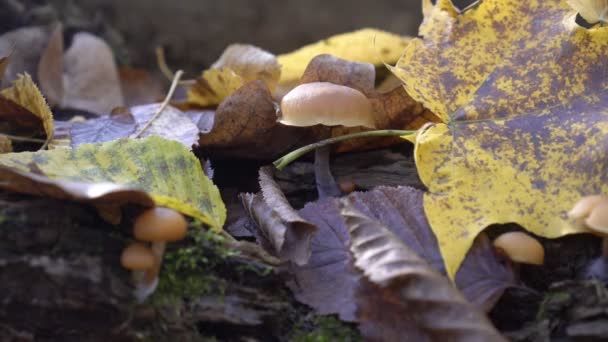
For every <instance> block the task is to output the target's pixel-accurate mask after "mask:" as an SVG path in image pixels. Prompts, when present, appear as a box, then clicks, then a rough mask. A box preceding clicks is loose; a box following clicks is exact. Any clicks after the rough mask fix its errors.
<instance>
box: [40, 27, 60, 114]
mask: <svg viewBox="0 0 608 342" xmlns="http://www.w3.org/2000/svg"><path fill="white" fill-rule="evenodd" d="M37 66H38V67H37V69H36V70H37V75H38V85H39V86H40V91H41V92H42V93H43V94H44V95H45V97H46V100H47V102H48V103H49V105H50V106H56V105H59V104H61V101H62V99H63V91H64V90H63V27H62V26H61V25H60V24H59V25H56V26H55V28H54V29H53V31H52V32H51V34H50V36H49V38H48V41H47V44H46V47H45V49H44V51H42V55H41V56H40V60H39V61H38V65H37Z"/></svg>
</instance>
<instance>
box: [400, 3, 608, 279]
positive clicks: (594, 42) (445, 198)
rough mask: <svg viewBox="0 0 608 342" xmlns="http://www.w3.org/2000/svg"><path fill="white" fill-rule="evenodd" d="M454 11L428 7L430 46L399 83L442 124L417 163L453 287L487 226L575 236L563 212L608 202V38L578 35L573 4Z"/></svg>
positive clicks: (423, 144) (404, 64)
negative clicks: (606, 198)
mask: <svg viewBox="0 0 608 342" xmlns="http://www.w3.org/2000/svg"><path fill="white" fill-rule="evenodd" d="M449 4H450V2H449V1H447V0H438V4H437V5H435V6H433V5H431V4H430V1H427V0H425V6H424V7H425V11H426V17H425V19H424V22H423V24H422V26H421V29H420V33H421V36H422V37H423V38H422V39H415V40H413V41H412V42H411V43H410V45H409V46H408V47H407V48H406V51H405V53H404V55H403V57H402V58H401V60H400V61H399V62H398V63H397V65H396V67H394V68H393V71H394V72H395V73H396V74H397V75H398V76H399V77H400V78H401V79H402V80H403V82H404V83H405V88H406V90H407V92H408V93H409V94H410V95H411V96H412V97H413V98H414V99H415V100H417V101H420V102H421V103H422V104H424V105H425V106H426V107H427V108H429V109H430V110H431V111H433V112H434V113H436V114H438V115H439V116H440V117H441V118H442V119H443V120H444V122H446V123H445V124H444V123H440V124H434V125H431V126H430V127H425V128H424V129H423V130H422V131H421V132H419V134H418V136H417V139H416V150H415V158H416V165H417V167H418V171H419V174H420V177H421V179H422V181H423V182H424V183H425V184H426V185H427V187H428V189H429V192H428V193H427V194H426V195H425V198H424V207H425V212H426V215H427V217H428V219H429V222H430V224H431V227H432V229H433V231H434V232H435V234H436V236H437V239H438V242H439V246H440V250H441V253H442V255H443V258H444V261H445V264H446V269H447V271H448V273H449V275H450V276H453V275H454V274H455V272H456V270H457V269H458V267H459V265H460V264H461V262H462V260H463V258H464V256H465V254H466V253H467V250H468V249H469V247H470V246H471V244H472V242H473V240H474V239H475V237H476V236H477V234H478V233H479V232H481V231H482V230H483V229H484V228H486V227H487V226H489V225H491V224H496V223H507V222H515V223H518V224H520V225H522V226H523V227H524V228H526V229H527V230H529V231H531V232H533V233H535V234H538V235H541V236H544V237H548V238H555V237H559V236H562V235H565V234H570V233H575V232H580V231H582V227H580V226H579V225H578V224H577V223H576V222H573V221H570V220H568V218H567V216H566V213H567V211H568V210H569V209H570V208H571V207H572V206H573V205H574V204H575V203H576V201H577V200H578V199H579V198H580V197H581V196H585V195H590V194H597V193H608V156H607V154H606V151H608V28H607V27H601V26H596V27H594V28H591V29H584V28H582V27H579V26H577V24H576V23H575V16H576V11H575V10H573V9H572V8H570V7H569V6H568V3H567V2H566V1H542V0H532V1H518V0H485V1H482V2H480V3H479V5H477V6H475V7H473V8H471V9H469V10H467V11H465V12H464V13H462V14H457V13H456V12H455V11H451V10H445V8H447V6H448V5H449Z"/></svg>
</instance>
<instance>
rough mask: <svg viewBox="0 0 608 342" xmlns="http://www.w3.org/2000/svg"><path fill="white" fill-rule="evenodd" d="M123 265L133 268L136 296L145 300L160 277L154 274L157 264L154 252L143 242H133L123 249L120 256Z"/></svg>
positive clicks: (140, 299)
mask: <svg viewBox="0 0 608 342" xmlns="http://www.w3.org/2000/svg"><path fill="white" fill-rule="evenodd" d="M120 264H121V265H122V267H124V268H126V269H128V270H131V271H132V275H133V283H134V284H135V297H136V298H137V299H138V300H139V301H143V299H145V298H146V297H147V296H148V295H150V294H151V293H152V292H154V289H156V285H157V284H158V278H157V277H156V275H154V274H153V273H154V269H155V267H156V264H157V260H156V256H155V255H154V252H152V250H151V249H150V248H149V247H148V246H146V245H145V244H143V243H141V242H133V243H131V244H129V246H127V248H125V249H124V250H123V251H122V255H121V256H120Z"/></svg>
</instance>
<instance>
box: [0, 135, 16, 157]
mask: <svg viewBox="0 0 608 342" xmlns="http://www.w3.org/2000/svg"><path fill="white" fill-rule="evenodd" d="M11 152H13V143H12V142H11V139H10V138H9V137H7V136H6V135H0V153H11Z"/></svg>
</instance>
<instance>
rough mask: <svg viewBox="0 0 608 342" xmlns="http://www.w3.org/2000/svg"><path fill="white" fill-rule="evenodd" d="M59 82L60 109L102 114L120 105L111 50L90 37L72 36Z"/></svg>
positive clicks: (119, 92) (82, 35) (117, 79)
mask: <svg viewBox="0 0 608 342" xmlns="http://www.w3.org/2000/svg"><path fill="white" fill-rule="evenodd" d="M63 82H64V83H63V84H64V89H65V93H64V98H63V101H62V103H61V105H62V107H65V108H74V109H82V110H86V111H88V112H92V113H96V114H105V113H110V112H111V111H112V109H113V108H115V107H121V106H124V101H123V97H122V92H121V89H120V80H119V78H118V71H117V68H116V64H115V62H114V55H113V53H112V50H111V49H110V47H109V46H108V45H107V44H106V43H105V42H104V41H103V40H102V39H100V38H97V37H95V36H94V35H92V34H89V33H85V32H80V33H77V34H76V35H74V38H73V42H72V46H70V48H69V49H68V50H67V51H66V53H65V55H64V75H63Z"/></svg>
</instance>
